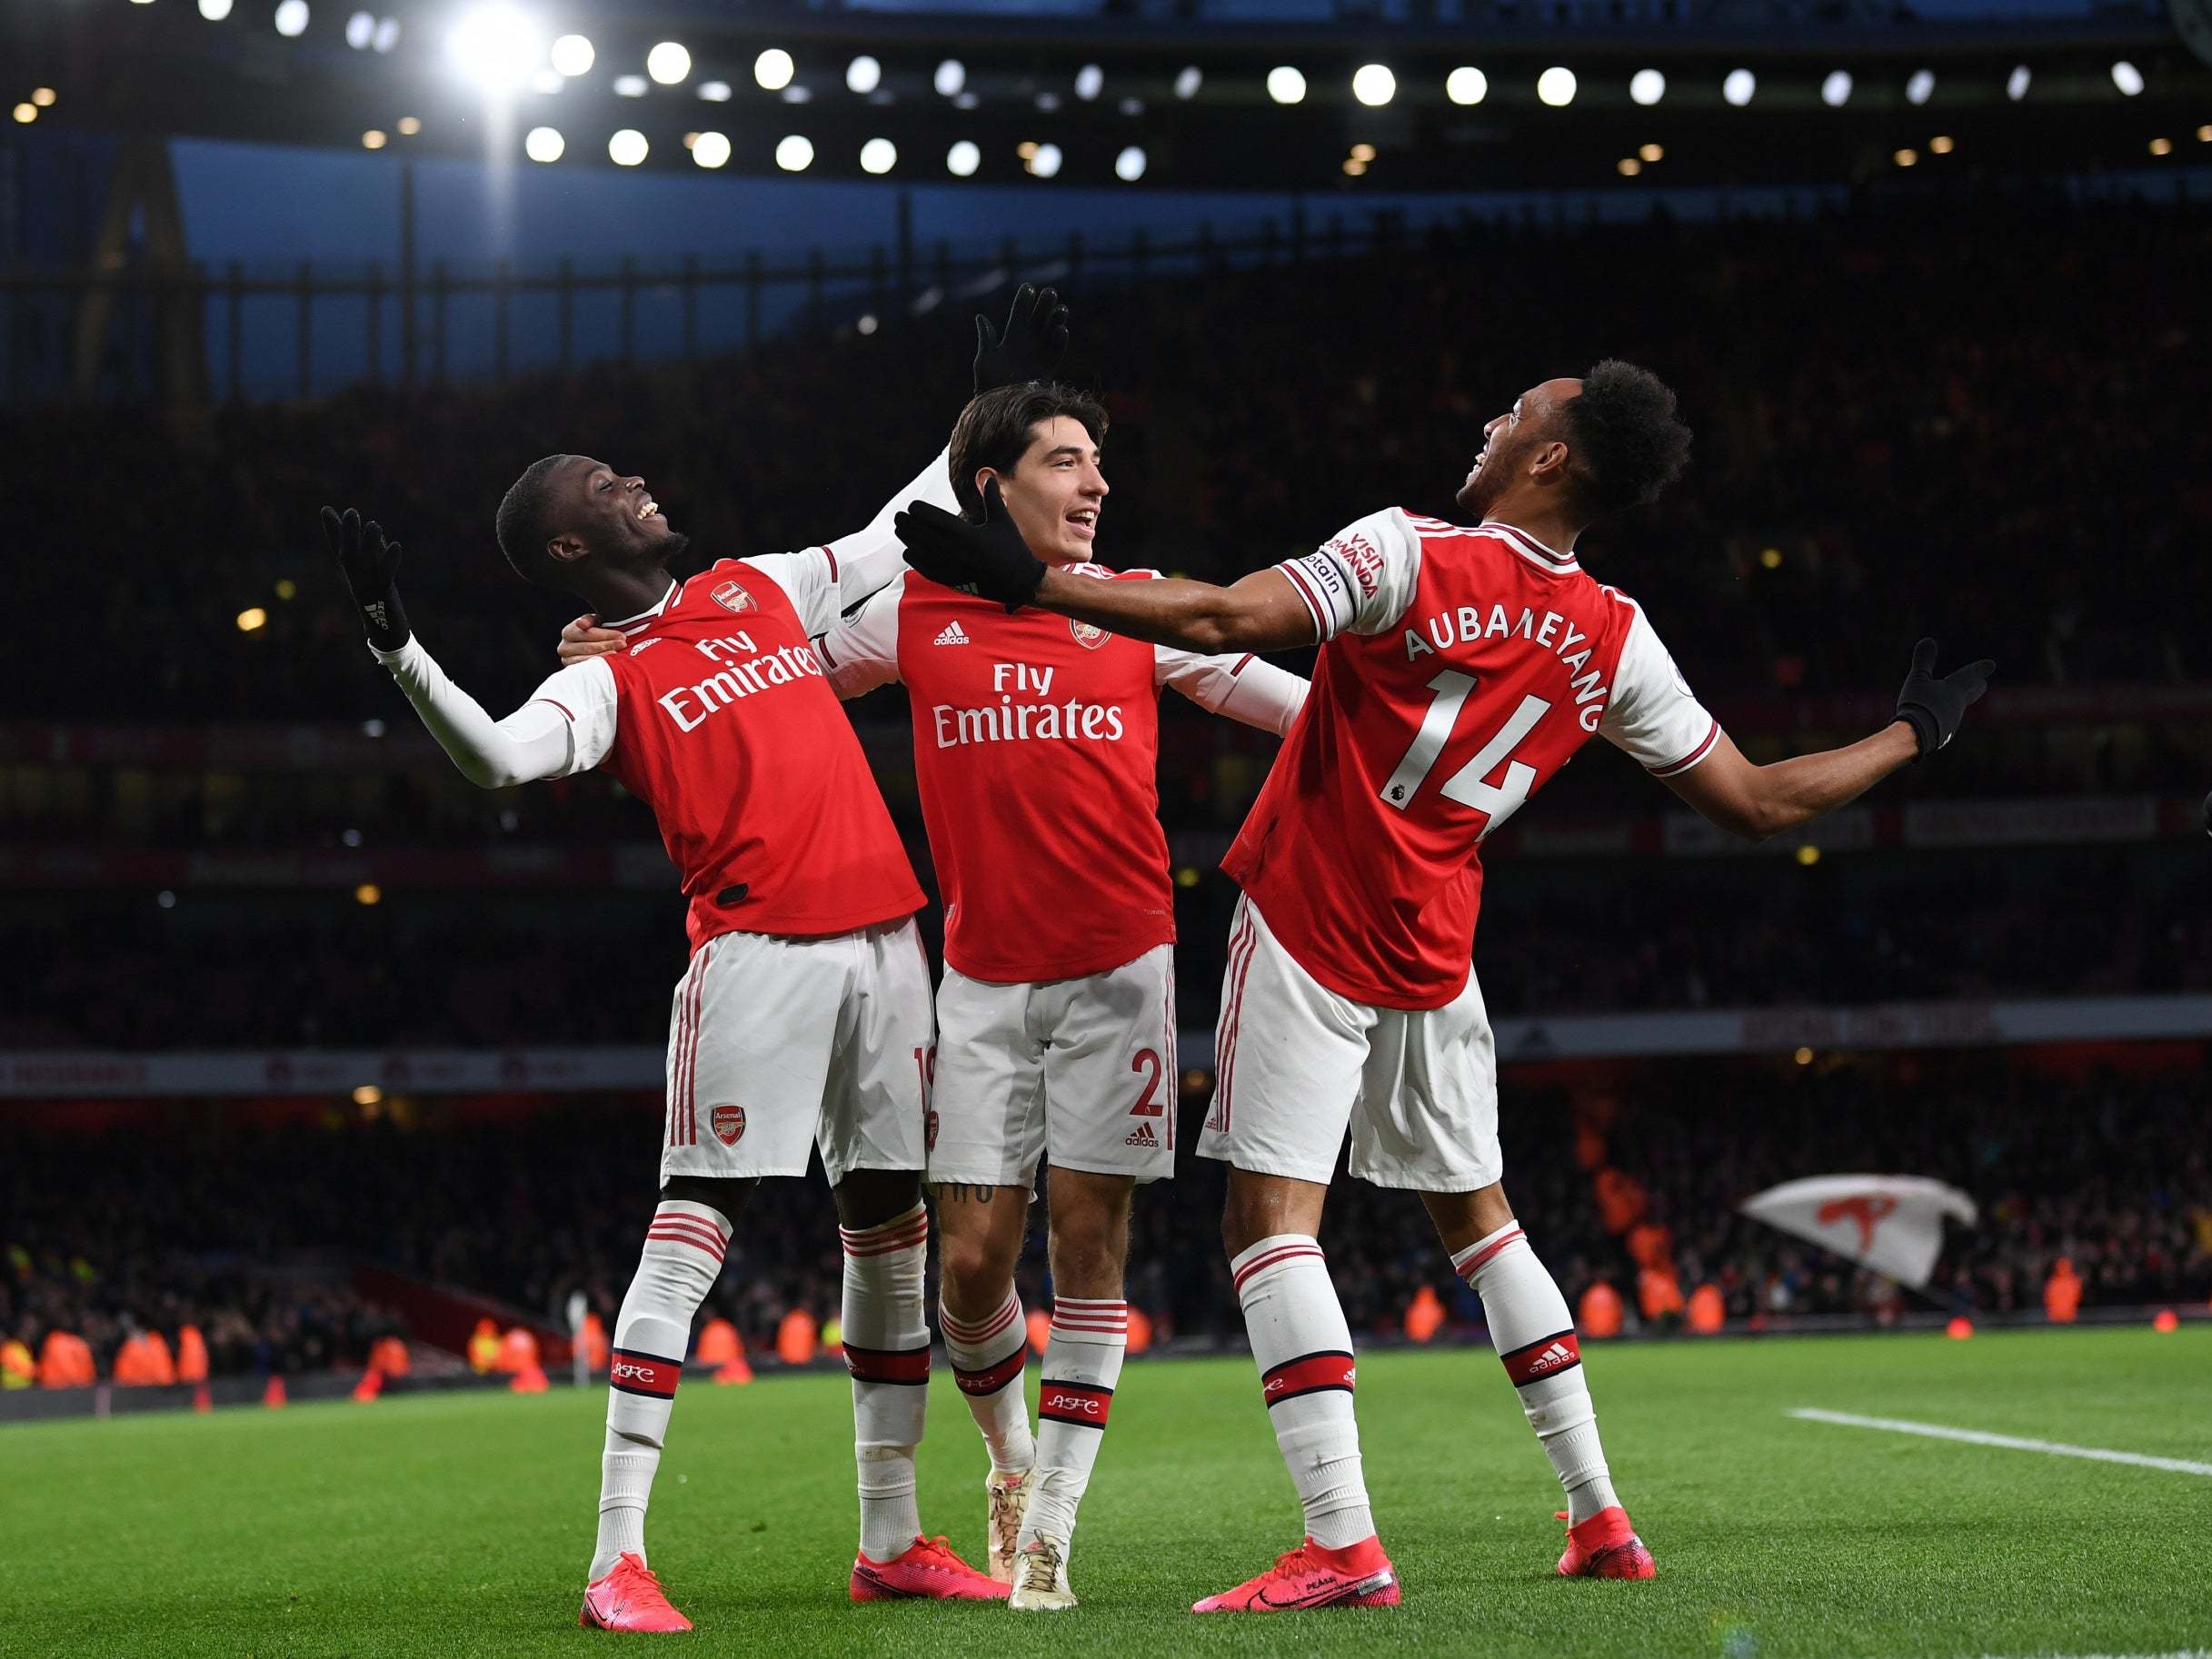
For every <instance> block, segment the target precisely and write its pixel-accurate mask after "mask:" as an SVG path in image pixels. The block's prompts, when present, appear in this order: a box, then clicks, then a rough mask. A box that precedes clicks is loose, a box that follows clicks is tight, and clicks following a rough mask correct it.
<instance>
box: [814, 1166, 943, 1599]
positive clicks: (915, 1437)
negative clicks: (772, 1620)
mask: <svg viewBox="0 0 2212 1659" xmlns="http://www.w3.org/2000/svg"><path fill="white" fill-rule="evenodd" d="M837 1232H838V1237H840V1238H842V1240H843V1241H844V1246H845V1295H844V1308H843V1319H844V1327H845V1328H844V1346H845V1369H846V1370H847V1371H849V1372H851V1373H852V1438H853V1452H854V1455H855V1457H856V1459H857V1460H858V1462H859V1465H860V1489H861V1553H862V1555H866V1556H867V1557H868V1558H869V1559H870V1560H871V1561H890V1560H892V1558H894V1557H896V1556H899V1555H904V1554H905V1553H906V1551H907V1549H908V1547H909V1546H910V1545H912V1543H913V1542H914V1540H915V1538H916V1537H918V1536H919V1535H921V1532H922V1515H921V1511H920V1509H919V1507H918V1505H917V1503H916V1500H915V1496H914V1448H915V1447H916V1446H917V1445H920V1444H921V1443H922V1416H923V1413H924V1411H925V1410H926V1409H927V1407H928V1406H929V1396H930V1390H929V1382H930V1325H929V1318H928V1314H927V1304H926V1303H925V1301H924V1299H923V1296H922V1265H923V1261H924V1258H925V1257H927V1255H928V1253H929V1242H930V1217H929V1212H928V1211H927V1210H925V1209H923V1208H922V1206H921V1205H919V1204H916V1205H915V1206H914V1207H913V1208H912V1209H910V1210H908V1211H907V1212H906V1213H905V1214H904V1215H903V1216H894V1217H892V1219H891V1220H889V1221H886V1222H883V1223H882V1225H880V1226H877V1227H861V1228H858V1229H855V1228H851V1227H839V1228H838V1229H837Z"/></svg>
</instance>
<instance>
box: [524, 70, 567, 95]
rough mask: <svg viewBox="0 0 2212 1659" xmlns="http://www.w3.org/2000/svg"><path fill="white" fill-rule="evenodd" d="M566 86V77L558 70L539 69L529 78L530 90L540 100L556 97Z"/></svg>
mask: <svg viewBox="0 0 2212 1659" xmlns="http://www.w3.org/2000/svg"><path fill="white" fill-rule="evenodd" d="M567 85H568V77H567V76H566V75H563V74H562V73H561V72H560V71H559V70H558V69H541V70H539V71H538V72H537V74H535V75H532V76H531V77H530V90H531V91H532V92H534V93H536V94H538V96H540V97H541V98H552V97H556V96H558V95H559V94H561V93H562V92H563V90H564V89H565V88H566V87H567Z"/></svg>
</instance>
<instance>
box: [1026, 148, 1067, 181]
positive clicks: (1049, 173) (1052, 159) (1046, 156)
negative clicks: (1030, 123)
mask: <svg viewBox="0 0 2212 1659" xmlns="http://www.w3.org/2000/svg"><path fill="white" fill-rule="evenodd" d="M1060 161H1061V156H1060V146H1059V145H1058V144H1039V145H1038V146H1037V148H1036V149H1035V150H1034V151H1032V152H1031V154H1030V157H1029V160H1028V161H1027V162H1026V163H1025V165H1026V166H1027V167H1028V168H1029V170H1030V171H1031V173H1033V174H1036V175H1037V176H1038V177H1039V178H1041V179H1049V178H1052V177H1054V176H1056V175H1057V174H1059V172H1060Z"/></svg>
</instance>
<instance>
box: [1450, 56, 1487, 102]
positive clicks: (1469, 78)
mask: <svg viewBox="0 0 2212 1659" xmlns="http://www.w3.org/2000/svg"><path fill="white" fill-rule="evenodd" d="M1444 95H1445V96H1446V97H1447V98H1450V100H1451V101H1452V102H1453V103H1454V104H1480V103H1481V102H1482V100H1483V99H1485V98H1487V97H1488V96H1490V76H1488V75H1484V74H1483V73H1482V71H1481V70H1480V69H1477V68H1475V67H1473V66H1472V65H1460V67H1459V68H1457V69H1455V70H1453V71H1452V72H1451V73H1450V75H1446V76H1445V77H1444Z"/></svg>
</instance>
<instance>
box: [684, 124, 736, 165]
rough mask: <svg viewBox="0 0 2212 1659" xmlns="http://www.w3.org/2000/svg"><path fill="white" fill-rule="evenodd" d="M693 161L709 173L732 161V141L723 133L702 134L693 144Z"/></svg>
mask: <svg viewBox="0 0 2212 1659" xmlns="http://www.w3.org/2000/svg"><path fill="white" fill-rule="evenodd" d="M729 159H730V140H729V139H728V137H727V136H725V135H724V134H721V133H702V134H699V136H698V137H697V138H696V139H694V140H693V141H692V160H693V161H695V162H697V163H698V164H700V165H701V166H702V167H704V168H707V169H708V170H709V171H712V169H714V168H716V167H720V166H722V165H723V164H726V163H727V162H728V161H729Z"/></svg>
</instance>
